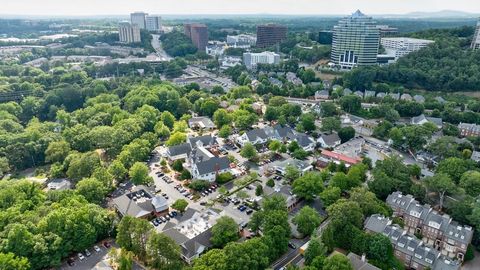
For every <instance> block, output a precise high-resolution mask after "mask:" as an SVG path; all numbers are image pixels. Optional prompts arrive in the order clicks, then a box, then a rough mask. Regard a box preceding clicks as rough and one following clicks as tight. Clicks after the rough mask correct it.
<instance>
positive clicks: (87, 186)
mask: <svg viewBox="0 0 480 270" xmlns="http://www.w3.org/2000/svg"><path fill="white" fill-rule="evenodd" d="M76 191H77V193H78V194H80V195H82V196H83V197H85V199H87V201H89V202H91V203H96V204H100V203H101V202H102V201H103V200H104V199H105V195H107V189H106V188H105V186H104V185H103V183H102V182H100V181H98V180H97V179H95V178H84V179H82V180H81V181H79V182H78V183H77V185H76Z"/></svg>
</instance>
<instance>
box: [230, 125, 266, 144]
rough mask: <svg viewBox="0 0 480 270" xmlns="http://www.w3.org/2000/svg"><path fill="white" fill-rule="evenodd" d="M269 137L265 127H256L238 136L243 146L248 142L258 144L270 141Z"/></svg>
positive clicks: (238, 140)
mask: <svg viewBox="0 0 480 270" xmlns="http://www.w3.org/2000/svg"><path fill="white" fill-rule="evenodd" d="M268 139H269V137H268V136H267V134H266V133H265V130H264V129H261V128H256V129H252V130H249V131H247V132H245V133H243V134H242V135H240V136H239V137H238V138H237V142H238V144H240V145H241V146H245V144H247V143H251V144H253V145H257V144H264V143H266V142H267V141H268Z"/></svg>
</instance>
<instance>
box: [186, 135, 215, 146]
mask: <svg viewBox="0 0 480 270" xmlns="http://www.w3.org/2000/svg"><path fill="white" fill-rule="evenodd" d="M188 141H189V142H190V145H191V146H192V147H196V146H210V145H214V144H216V143H217V138H216V137H215V136H212V135H211V134H208V135H203V136H197V137H189V138H188Z"/></svg>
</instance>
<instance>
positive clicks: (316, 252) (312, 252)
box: [304, 237, 327, 265]
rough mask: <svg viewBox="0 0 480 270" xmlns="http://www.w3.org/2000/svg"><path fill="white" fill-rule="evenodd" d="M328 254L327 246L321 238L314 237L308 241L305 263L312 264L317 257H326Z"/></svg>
mask: <svg viewBox="0 0 480 270" xmlns="http://www.w3.org/2000/svg"><path fill="white" fill-rule="evenodd" d="M326 254H327V248H326V247H325V245H324V244H323V243H322V242H321V241H320V240H319V239H317V238H313V237H312V239H310V242H309V243H308V247H307V250H305V254H304V258H305V265H310V264H311V263H312V262H313V260H314V259H315V258H316V257H318V256H323V257H325V255H326Z"/></svg>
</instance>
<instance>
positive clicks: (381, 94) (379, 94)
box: [377, 92, 387, 98]
mask: <svg viewBox="0 0 480 270" xmlns="http://www.w3.org/2000/svg"><path fill="white" fill-rule="evenodd" d="M386 96H387V94H386V93H384V92H378V93H377V98H384V97H386Z"/></svg>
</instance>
